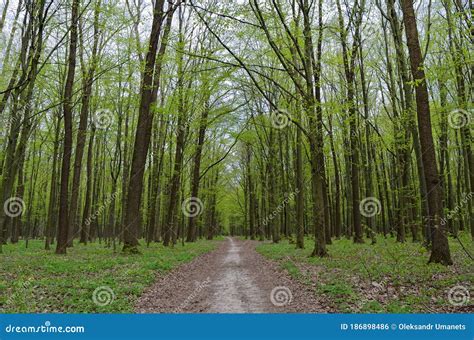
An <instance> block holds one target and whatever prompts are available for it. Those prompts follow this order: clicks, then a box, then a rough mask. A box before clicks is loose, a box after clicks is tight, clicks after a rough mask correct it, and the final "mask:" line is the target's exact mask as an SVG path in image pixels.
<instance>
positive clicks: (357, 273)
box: [257, 233, 474, 313]
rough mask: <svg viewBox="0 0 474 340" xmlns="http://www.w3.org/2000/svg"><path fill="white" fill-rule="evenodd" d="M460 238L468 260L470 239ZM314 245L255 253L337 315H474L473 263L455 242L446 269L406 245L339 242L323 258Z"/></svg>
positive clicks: (269, 247) (262, 248)
mask: <svg viewBox="0 0 474 340" xmlns="http://www.w3.org/2000/svg"><path fill="white" fill-rule="evenodd" d="M459 238H460V240H461V242H462V244H463V245H464V247H465V248H466V250H467V252H469V253H470V254H471V256H473V255H474V245H473V244H474V243H473V242H472V241H471V237H470V235H468V234H467V233H462V234H460V235H459ZM313 242H314V241H313V240H311V239H306V243H305V244H306V249H296V248H295V244H292V243H290V242H288V240H283V241H282V242H280V243H279V244H271V243H263V244H260V245H259V246H257V251H258V252H260V253H261V254H263V255H264V256H266V257H268V258H270V259H272V260H274V261H277V262H278V263H279V265H280V267H281V268H283V269H285V270H286V271H287V273H289V274H290V275H291V276H292V277H293V278H294V279H296V280H298V281H299V282H302V283H304V284H306V285H307V286H309V287H312V289H313V290H314V293H315V294H317V295H318V296H321V298H325V300H326V301H328V302H329V303H330V305H329V307H331V309H333V310H337V311H339V312H342V313H384V312H385V313H412V312H419V313H469V312H470V313H473V312H474V296H473V288H474V287H473V282H474V261H473V260H472V259H471V258H470V257H469V255H468V254H467V253H466V250H464V249H463V248H462V246H461V244H460V243H459V241H458V240H456V239H453V238H450V240H449V243H450V249H451V255H452V259H453V261H454V265H452V266H448V267H445V266H442V265H437V264H429V265H428V264H427V262H428V259H429V251H428V250H426V249H425V248H424V247H423V246H422V245H421V244H420V243H413V242H411V241H407V242H406V243H405V244H400V243H397V242H396V241H395V239H394V238H383V237H378V239H377V243H376V244H375V245H371V241H370V239H366V241H365V244H362V245H360V244H354V243H353V242H352V240H347V239H341V240H336V241H333V244H332V245H328V252H329V256H328V257H326V258H314V257H310V254H311V251H312V248H313ZM450 296H451V300H452V301H449V297H450ZM453 302H454V303H453ZM457 304H459V305H457Z"/></svg>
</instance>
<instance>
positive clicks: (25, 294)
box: [0, 240, 216, 313]
mask: <svg viewBox="0 0 474 340" xmlns="http://www.w3.org/2000/svg"><path fill="white" fill-rule="evenodd" d="M215 245H216V243H215V242H212V241H204V240H202V241H198V242H196V243H190V244H186V246H184V247H183V246H181V245H177V246H175V247H174V248H166V247H163V246H162V245H160V244H153V245H150V247H149V248H146V247H145V246H143V247H141V248H140V251H141V252H142V254H140V255H122V254H121V253H120V252H117V253H116V254H114V253H113V251H112V249H110V248H106V247H105V246H104V244H99V243H91V244H88V245H87V246H83V245H79V244H76V245H75V246H74V247H73V248H70V249H68V254H67V255H66V256H62V255H55V254H54V253H53V251H45V250H44V249H43V247H44V243H43V242H42V241H30V243H29V247H28V249H26V248H25V243H24V242H20V243H19V244H17V245H11V244H8V245H6V246H4V249H3V251H4V253H3V254H0V312H4V313H43V312H50V313H51V312H59V313H63V312H65V313H126V312H133V306H134V303H135V301H136V300H137V298H138V297H139V296H140V295H141V293H142V292H143V291H144V289H145V288H146V287H148V286H150V285H151V284H152V283H153V282H154V280H155V278H156V274H157V272H158V273H165V272H167V271H169V270H170V269H172V268H174V267H176V266H177V265H179V264H181V263H184V262H187V261H190V260H192V259H193V258H194V257H196V256H197V255H199V254H202V253H205V252H208V251H210V250H212V249H214V247H215ZM104 286H105V287H109V288H110V289H112V291H113V294H114V299H113V301H112V303H110V304H107V305H105V306H99V305H97V304H96V303H94V301H93V299H92V296H93V293H94V291H95V290H96V289H97V288H98V287H104ZM99 296H100V295H99ZM100 301H101V300H100V298H99V302H100Z"/></svg>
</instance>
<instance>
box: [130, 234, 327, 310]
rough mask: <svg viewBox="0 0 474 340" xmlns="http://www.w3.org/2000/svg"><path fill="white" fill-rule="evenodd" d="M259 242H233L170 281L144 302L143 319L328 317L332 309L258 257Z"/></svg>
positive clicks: (150, 292) (173, 274)
mask: <svg viewBox="0 0 474 340" xmlns="http://www.w3.org/2000/svg"><path fill="white" fill-rule="evenodd" d="M258 244H259V242H257V241H250V240H241V239H238V238H231V237H228V238H227V240H226V241H224V242H222V244H221V245H220V246H219V248H218V249H217V250H215V251H212V252H210V253H207V254H204V255H201V256H199V257H197V258H196V259H194V260H193V261H191V262H189V263H186V264H184V265H182V266H180V267H179V268H177V269H176V270H173V271H172V272H171V273H169V274H168V275H165V276H160V277H159V278H158V280H157V281H156V283H155V284H154V285H153V286H152V287H151V288H150V289H148V290H147V292H146V293H145V294H144V295H143V296H142V297H141V298H140V299H139V301H138V303H137V305H136V311H137V312H139V313H291V312H313V313H326V312H330V311H331V308H330V307H328V303H327V302H326V301H324V299H321V298H320V297H318V296H317V295H316V294H314V292H313V290H312V289H311V287H308V286H306V285H305V284H303V283H300V282H299V281H298V280H294V279H292V278H291V276H290V275H289V274H288V273H286V272H285V271H284V270H282V269H281V268H280V267H279V266H278V264H277V263H275V262H273V261H270V260H267V259H265V258H264V257H263V256H262V255H260V254H258V253H257V252H256V250H255V247H256V246H257V245H258Z"/></svg>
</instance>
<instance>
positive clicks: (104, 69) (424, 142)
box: [0, 0, 474, 264]
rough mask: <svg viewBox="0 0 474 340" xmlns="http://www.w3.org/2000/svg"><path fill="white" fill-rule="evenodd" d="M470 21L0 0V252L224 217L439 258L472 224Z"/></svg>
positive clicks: (194, 227) (258, 1)
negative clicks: (21, 244)
mask: <svg viewBox="0 0 474 340" xmlns="http://www.w3.org/2000/svg"><path fill="white" fill-rule="evenodd" d="M9 12H11V13H12V14H11V16H10V15H7V13H9ZM471 16H472V15H471V13H470V7H469V6H468V4H466V3H463V2H461V1H447V0H446V1H445V0H443V1H441V2H432V1H428V0H426V1H419V2H417V6H416V10H415V8H414V5H413V3H412V1H408V0H406V1H405V0H400V1H397V0H387V1H380V0H351V1H339V0H336V1H334V2H329V1H324V0H318V1H306V0H298V1H293V0H285V1H274V0H250V1H249V2H247V3H232V4H231V3H230V2H226V1H213V0H212V1H200V2H199V3H197V2H194V1H187V2H184V1H172V0H157V1H154V2H152V1H148V0H138V1H125V3H121V2H109V1H102V0H92V1H88V2H84V1H80V0H72V1H70V3H67V4H66V3H64V2H55V1H50V0H40V1H33V2H32V1H25V0H21V1H17V2H11V1H6V2H5V3H4V7H3V8H0V32H1V33H2V37H4V38H5V39H2V40H1V41H0V51H1V54H0V60H1V65H2V68H1V70H0V75H1V76H0V113H1V117H2V123H3V120H4V121H5V124H2V128H0V165H1V166H0V171H1V173H0V184H1V187H0V197H1V198H2V204H3V202H5V207H6V208H5V209H2V210H0V250H1V246H2V245H3V244H5V243H6V242H7V241H9V242H12V243H16V242H18V241H19V240H22V239H25V240H27V239H29V238H44V241H45V248H46V249H50V248H51V247H52V246H53V245H55V246H56V252H57V253H58V254H64V253H66V250H67V247H68V246H72V245H73V242H74V239H78V240H79V242H80V243H81V244H87V243H89V242H92V241H94V240H97V239H98V240H100V241H101V242H102V241H104V245H105V246H106V247H111V248H113V249H114V250H115V249H116V246H117V244H119V245H121V246H122V247H123V248H122V249H123V251H124V252H126V253H138V252H139V243H140V239H142V238H144V239H145V241H146V244H147V245H150V244H151V243H153V242H163V244H164V245H165V246H173V245H175V244H177V243H178V242H182V243H184V242H186V241H187V242H194V241H196V240H198V239H199V238H202V237H206V238H213V237H214V236H215V235H218V234H220V233H226V232H230V231H232V233H233V234H241V235H245V236H247V237H249V238H251V239H260V240H264V239H271V240H272V241H273V242H275V243H277V242H280V241H281V240H282V239H289V240H290V242H292V243H295V246H296V247H298V248H304V247H305V246H306V245H305V240H306V239H305V237H307V236H311V237H313V238H314V246H313V247H312V248H313V249H312V255H313V256H326V255H327V254H328V252H329V250H330V247H328V245H330V244H331V242H332V241H333V240H334V239H339V238H341V237H346V238H350V239H352V240H353V242H355V243H362V242H366V240H370V241H371V242H372V243H374V242H376V241H377V240H380V237H378V235H380V236H383V237H394V238H396V240H397V241H398V242H400V243H404V242H407V241H408V240H410V239H411V241H413V242H419V241H423V243H424V245H425V246H426V247H427V248H430V250H431V251H432V253H431V258H430V261H431V262H439V263H443V264H450V263H452V259H451V256H450V252H449V243H448V240H449V237H458V236H459V235H462V234H463V233H469V232H470V233H471V235H472V237H474V219H473V214H472V210H473V204H472V199H471V198H472V192H474V187H473V186H474V179H473V173H474V171H473V168H474V165H473V157H472V146H471V145H472V131H471V130H470V127H469V122H470V119H471V115H472V114H471V111H472V107H471V102H472V91H470V79H471V78H472V67H470V65H469V60H471V59H472V51H471V49H469V47H470V42H471V39H470V33H471V24H470V23H471V21H472V18H471ZM147 17H152V20H151V21H150V22H147V21H145V20H144V18H147ZM416 19H418V20H416ZM64 22H66V23H67V25H66V26H64V25H60V24H61V23H64ZM415 117H416V118H417V119H415ZM469 197H471V198H469ZM11 202H14V203H15V204H13V203H12V204H11V205H12V207H13V209H7V208H9V205H10V203H11ZM15 208H17V209H19V211H20V212H19V213H18V211H16V210H15ZM55 242H56V244H54V243H55ZM306 243H307V242H306ZM328 249H329V250H328Z"/></svg>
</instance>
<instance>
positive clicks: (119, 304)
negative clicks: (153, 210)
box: [0, 234, 474, 313]
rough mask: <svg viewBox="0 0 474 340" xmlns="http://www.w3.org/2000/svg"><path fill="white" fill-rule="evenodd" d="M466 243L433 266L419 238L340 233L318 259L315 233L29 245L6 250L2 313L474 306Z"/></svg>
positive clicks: (465, 239)
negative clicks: (136, 249) (133, 249)
mask: <svg viewBox="0 0 474 340" xmlns="http://www.w3.org/2000/svg"><path fill="white" fill-rule="evenodd" d="M460 240H461V241H462V243H463V245H464V247H465V248H466V249H463V248H462V247H461V245H460V243H459V242H458V240H455V239H452V238H450V248H451V253H452V258H453V260H454V263H455V264H454V265H453V266H448V267H445V266H441V265H436V264H430V265H428V264H427V261H428V258H429V252H428V251H427V250H426V249H425V248H424V247H422V245H421V244H419V243H412V242H410V241H407V242H406V243H405V244H400V243H397V242H395V240H394V239H393V238H383V237H379V238H378V239H377V243H376V244H375V245H371V244H370V240H368V239H367V240H366V243H365V244H362V245H361V244H357V245H355V244H353V242H352V241H351V240H347V239H341V240H335V241H333V244H332V245H328V252H329V256H328V257H325V258H313V257H310V256H309V255H310V254H311V250H312V246H313V240H311V239H310V238H307V239H306V242H305V245H306V249H296V248H295V244H293V242H291V241H289V240H282V241H281V242H280V243H278V244H273V243H271V242H269V241H266V242H258V241H250V240H244V239H241V238H237V237H232V238H231V237H228V238H225V239H222V238H221V239H220V240H219V239H218V240H217V241H205V240H201V241H198V242H196V243H188V244H186V245H185V246H184V247H183V246H181V245H176V246H175V247H174V248H169V247H163V246H162V245H161V244H152V245H150V247H149V248H147V247H145V246H142V247H141V248H140V250H141V252H142V253H141V254H140V255H123V254H121V253H120V248H117V252H115V253H114V252H113V250H112V249H111V248H108V247H105V245H104V244H99V243H92V244H89V245H87V246H86V247H84V246H82V245H75V246H74V247H73V248H71V249H69V250H68V255H67V256H58V255H55V254H54V252H53V251H44V249H43V242H41V241H30V243H29V247H28V248H25V243H24V242H20V243H19V244H17V245H11V244H8V245H6V246H5V247H4V254H2V255H0V259H1V265H0V312H6V313H13V312H16V313H18V312H20V313H26V312H29V313H44V312H65V313H113V312H114V313H126V312H138V313H295V312H296V313H298V312H306V313H328V312H329V313H331V312H348V313H380V312H387V313H411V312H422V313H431V312H452V313H465V312H471V313H472V312H474V305H473V302H472V283H473V272H474V271H473V269H474V268H473V261H472V259H471V258H469V255H468V254H467V252H469V253H470V254H474V246H473V243H472V241H471V240H470V236H469V235H467V234H461V235H460ZM466 251H467V252H466ZM470 293H471V294H470ZM450 295H451V301H450V298H449V297H450ZM453 300H454V302H455V303H453ZM460 301H461V303H460V304H459V305H456V302H460Z"/></svg>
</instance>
